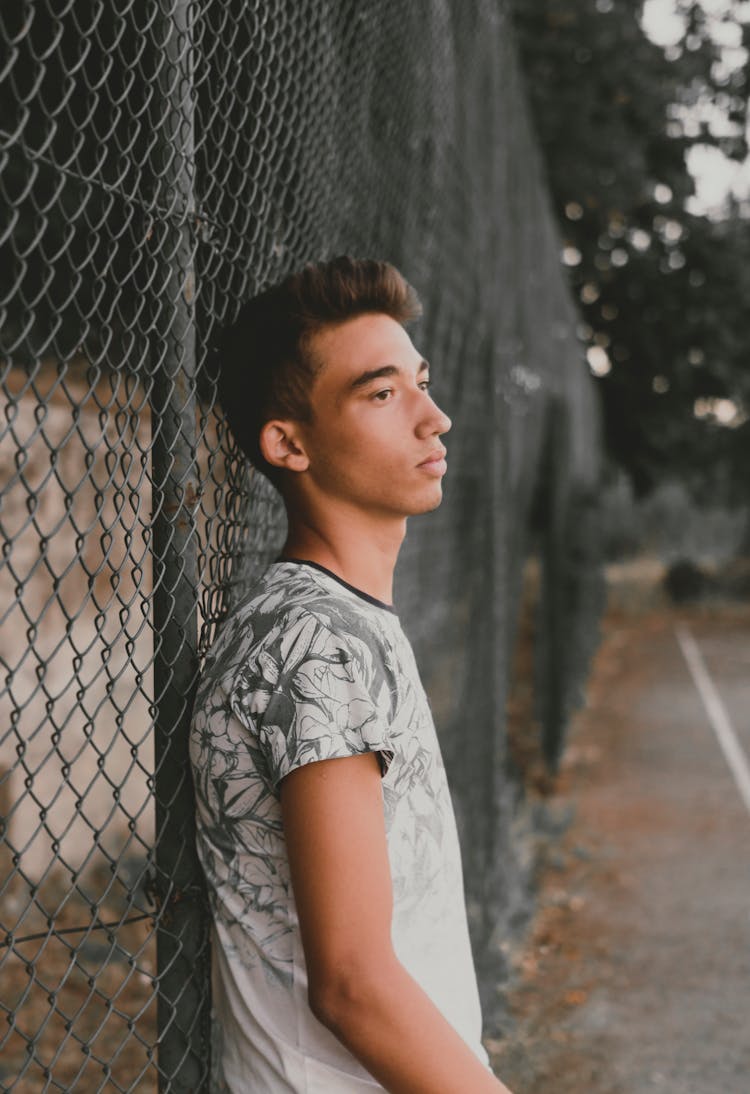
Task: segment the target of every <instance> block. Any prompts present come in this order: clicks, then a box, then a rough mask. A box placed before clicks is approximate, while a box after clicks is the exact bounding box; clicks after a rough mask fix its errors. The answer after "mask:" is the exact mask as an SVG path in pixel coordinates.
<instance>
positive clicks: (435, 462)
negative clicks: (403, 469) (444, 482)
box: [417, 448, 448, 475]
mask: <svg viewBox="0 0 750 1094" xmlns="http://www.w3.org/2000/svg"><path fill="white" fill-rule="evenodd" d="M446 455H447V452H446V449H445V448H437V449H435V451H434V452H432V453H430V455H429V456H428V457H427V459H426V460H422V462H421V463H420V464H418V465H417V466H418V467H423V468H424V469H425V471H432V472H433V473H434V474H437V475H444V474H445V472H446V471H447V470H448V464H447V463H446V462H445V457H446Z"/></svg>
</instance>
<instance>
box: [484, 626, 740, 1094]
mask: <svg viewBox="0 0 750 1094" xmlns="http://www.w3.org/2000/svg"><path fill="white" fill-rule="evenodd" d="M680 625H682V626H683V627H686V628H687V630H688V634H689V635H690V636H692V638H693V639H694V640H695V643H696V644H697V648H698V650H699V651H700V654H701V659H702V661H703V663H704V666H705V668H706V669H707V670H708V673H709V675H710V678H711V679H712V680H713V682H714V685H715V687H716V689H717V691H718V693H719V695H720V696H721V699H722V703H723V707H724V710H725V713H726V715H727V717H728V720H729V723H730V724H731V726H732V727H733V729H734V731H735V733H736V742H737V744H738V745H739V747H740V749H741V750H742V755H744V756H745V757H746V760H750V611H748V610H747V609H745V610H740V609H732V608H728V609H726V610H725V611H723V612H718V611H715V612H706V611H702V612H698V611H696V612H692V613H689V612H684V611H683V612H680V613H676V612H658V613H652V614H646V615H644V616H642V617H639V618H626V617H625V618H622V617H621V618H620V619H611V618H610V619H609V620H608V621H607V627H606V633H605V640H604V643H603V646H602V649H601V651H600V653H599V655H598V657H597V661H596V666H595V671H594V675H593V678H592V682H591V687H590V701H589V704H588V707H587V709H586V710H585V711H584V712H582V714H581V715H580V716H579V717H578V718H577V719H576V723H575V725H574V727H573V732H572V734H571V739H570V746H569V752H568V756H567V758H566V762H565V765H564V768H563V772H562V774H561V778H560V782H559V787H558V790H557V792H556V793H555V794H554V795H553V796H552V797H551V798H550V799H548V801H547V804H546V808H547V809H548V810H550V811H551V812H553V813H554V811H555V810H557V811H558V812H559V811H562V810H564V809H565V807H566V806H567V807H568V808H569V809H570V808H572V809H573V811H574V818H573V821H572V823H571V825H570V826H569V828H568V829H567V831H566V833H565V835H564V837H563V838H562V840H559V841H558V842H557V844H556V846H555V848H553V849H552V850H549V849H548V854H547V861H548V865H547V867H546V869H545V870H544V872H543V875H542V883H541V892H540V909H539V913H538V916H537V919H536V922H535V924H534V928H533V932H532V934H531V937H530V941H529V945H528V946H527V948H526V950H525V952H524V954H523V955H522V957H521V960H520V962H519V984H518V986H517V988H516V990H515V992H514V994H513V1005H514V1007H515V1009H516V1012H517V1016H518V1017H517V1028H516V1030H515V1032H514V1033H511V1035H510V1036H509V1038H508V1041H507V1043H506V1044H505V1046H504V1048H503V1049H502V1050H501V1052H500V1053H499V1055H498V1060H497V1068H498V1072H499V1074H501V1075H502V1076H503V1077H504V1079H505V1081H506V1082H508V1084H509V1085H510V1086H511V1088H512V1089H513V1090H514V1094H532V1092H533V1094H552V1092H553V1091H554V1094H573V1092H574V1091H575V1092H576V1094H583V1092H584V1091H585V1092H586V1094H652V1092H659V1094H750V812H748V808H747V805H746V803H745V801H744V800H743V798H742V796H741V793H740V790H739V789H738V786H737V783H736V781H735V778H734V777H733V774H732V772H731V770H730V766H729V765H728V763H727V760H726V758H725V756H724V754H723V752H722V750H721V748H720V745H719V742H718V740H717V735H716V732H715V730H714V728H712V725H711V721H710V718H709V716H708V714H707V711H706V708H705V706H704V702H703V701H702V698H701V695H700V693H699V691H698V689H697V687H696V683H695V681H694V678H693V676H692V675H691V672H690V671H689V667H688V664H687V662H686V659H685V656H684V653H683V649H682V648H681V645H680V643H679V642H678V638H677V633H676V630H675V628H676V627H677V628H679V626H680ZM683 644H684V643H683Z"/></svg>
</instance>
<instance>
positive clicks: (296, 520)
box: [281, 512, 406, 604]
mask: <svg viewBox="0 0 750 1094" xmlns="http://www.w3.org/2000/svg"><path fill="white" fill-rule="evenodd" d="M405 534H406V518H405V517H394V518H393V519H390V520H383V519H374V518H372V517H363V516H362V514H352V513H351V512H349V513H339V514H336V515H335V519H334V516H333V515H332V516H331V517H330V518H329V519H327V520H325V521H320V520H316V521H315V522H314V523H313V522H311V521H308V520H305V519H303V518H300V517H298V516H295V515H293V514H291V513H290V514H289V533H288V535H287V539H286V543H285V544H284V547H283V549H282V552H281V554H282V557H286V558H300V559H307V560H308V561H310V562H317V563H318V565H319V566H324V567H325V568H326V569H327V570H330V571H331V573H334V574H337V575H338V577H340V578H343V580H344V581H346V582H348V583H349V584H350V585H353V586H354V587H355V589H360V590H361V591H362V592H364V593H368V594H369V595H370V596H373V597H375V599H376V600H382V601H383V603H385V604H391V603H392V602H393V571H394V569H395V567H396V559H397V558H398V552H399V550H400V548H401V544H402V542H403V539H404V536H405Z"/></svg>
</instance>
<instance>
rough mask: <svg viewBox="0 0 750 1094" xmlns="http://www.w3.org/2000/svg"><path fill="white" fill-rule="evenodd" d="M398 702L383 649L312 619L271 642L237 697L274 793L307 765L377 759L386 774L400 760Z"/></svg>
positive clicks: (242, 679)
mask: <svg viewBox="0 0 750 1094" xmlns="http://www.w3.org/2000/svg"><path fill="white" fill-rule="evenodd" d="M391 703H392V696H391V694H390V689H389V688H388V684H387V678H386V676H385V674H384V673H383V671H382V665H381V655H380V651H379V649H378V648H377V646H374V645H373V644H372V643H370V642H368V641H367V639H366V637H362V636H358V635H352V634H340V633H336V632H334V631H333V630H331V629H330V627H329V626H327V625H326V624H325V623H324V622H322V621H320V620H318V619H317V618H315V617H312V616H311V617H309V618H307V619H305V620H303V621H302V622H301V623H299V624H297V625H296V626H294V627H292V628H291V629H290V630H289V631H288V632H286V633H282V634H280V635H279V640H278V642H275V643H274V642H272V643H268V644H267V645H266V647H265V648H264V650H263V651H262V652H261V653H260V655H259V657H258V659H257V665H256V667H255V669H254V671H253V672H252V674H249V673H243V672H241V673H240V674H239V676H238V678H237V680H236V682H235V687H234V690H233V695H232V705H233V707H234V709H235V713H237V715H238V716H239V717H240V718H241V720H242V721H243V723H245V724H246V725H249V726H250V727H251V728H252V730H253V732H254V733H255V734H256V735H257V740H258V746H259V748H260V750H261V753H262V755H263V758H264V761H265V767H266V770H267V772H268V776H269V779H270V781H271V783H272V785H273V786H274V787H275V788H276V787H278V785H279V783H280V782H281V780H282V779H283V778H284V776H285V775H288V774H289V772H290V771H293V770H294V769H295V768H297V767H302V766H303V765H304V764H307V763H313V762H314V761H316V760H328V759H334V758H338V757H345V756H357V755H360V754H361V753H364V752H376V753H377V757H378V761H379V763H380V771H381V775H385V774H386V772H387V771H388V768H389V766H390V764H391V761H392V759H393V751H392V749H391V747H390V741H389V724H390V711H391Z"/></svg>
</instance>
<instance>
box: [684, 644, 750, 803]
mask: <svg viewBox="0 0 750 1094" xmlns="http://www.w3.org/2000/svg"><path fill="white" fill-rule="evenodd" d="M675 634H676V635H677V641H678V642H679V644H680V649H681V650H682V653H683V656H684V658H685V660H686V661H687V666H688V668H689V669H690V675H691V676H692V677H693V683H694V684H695V686H696V688H697V689H698V693H699V695H700V697H701V699H702V700H703V705H704V707H705V708H706V714H707V715H708V719H709V721H710V723H711V725H712V726H713V729H714V732H715V734H716V736H717V738H718V740H719V744H720V745H721V750H722V752H723V753H724V758H725V759H726V761H727V763H728V764H729V767H730V770H731V772H732V774H733V775H734V781H735V782H736V783H737V789H738V790H739V792H740V797H741V798H742V800H743V801H744V803H745V806H746V807H747V811H748V813H750V764H748V762H747V757H746V756H745V753H744V752H743V751H742V746H741V744H740V742H739V741H738V739H737V734H736V733H735V731H734V728H733V726H732V723H731V721H730V719H729V714H728V713H727V708H726V707H725V706H724V703H723V702H722V699H721V696H720V695H719V693H718V691H717V690H716V686H715V684H714V682H713V680H712V679H711V677H710V675H709V672H708V669H707V667H706V662H705V661H704V660H703V655H702V654H701V651H700V650H699V648H698V643H697V642H696V641H695V639H694V638H693V636H692V634H691V633H690V631H689V630H688V628H687V627H686V626H684V624H682V623H678V624H676V626H675Z"/></svg>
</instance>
